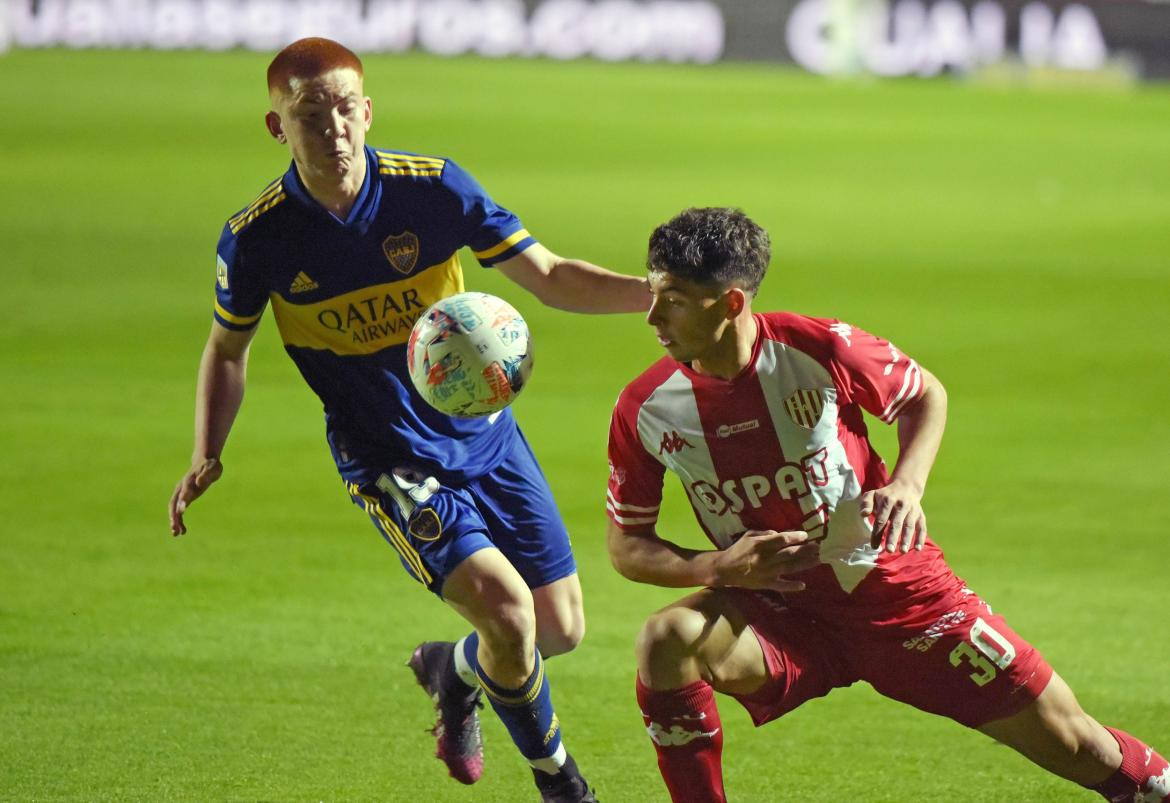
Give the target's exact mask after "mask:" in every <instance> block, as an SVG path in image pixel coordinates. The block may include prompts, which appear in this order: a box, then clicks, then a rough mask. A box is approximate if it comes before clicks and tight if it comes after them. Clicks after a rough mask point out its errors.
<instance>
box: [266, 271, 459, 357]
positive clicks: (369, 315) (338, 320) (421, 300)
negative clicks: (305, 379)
mask: <svg viewBox="0 0 1170 803" xmlns="http://www.w3.org/2000/svg"><path fill="white" fill-rule="evenodd" d="M386 272H387V273H388V274H392V273H393V269H392V268H391V267H390V266H389V265H387V266H386ZM461 292H463V268H462V267H461V266H460V264H459V255H458V254H452V255H451V256H450V257H449V258H448V259H447V260H446V261H444V262H440V263H439V264H437V265H431V266H430V267H428V268H424V269H423V270H421V271H419V272H418V273H416V274H414V275H413V276H408V277H405V278H402V279H399V280H398V281H395V282H386V283H385V284H376V285H371V286H370V287H363V288H361V289H359V290H353V291H351V292H349V293H344V294H342V295H339V296H334V297H333V298H329V299H326V300H324V301H318V302H315V303H312V304H294V303H293V302H291V301H289V300H287V299H285V298H284V297H283V296H281V295H279V294H277V293H272V294H271V296H270V298H271V300H272V312H273V314H274V315H275V317H276V326H277V328H278V329H279V330H280V335H281V337H282V338H283V339H284V342H285V344H286V345H289V346H300V347H302V348H310V349H319V350H323V351H332V352H333V353H334V354H341V355H351V354H374V353H376V352H379V351H381V350H382V349H384V348H388V347H390V346H400V345H402V344H404V343H405V342H406V341H407V339H408V338H409V337H410V330H411V328H412V327H413V326H414V322H415V321H417V320H418V318H419V316H420V315H422V314H423V312H424V311H426V308H427V307H429V306H430V305H431V304H434V303H435V302H436V301H438V300H439V299H441V298H446V297H447V296H449V295H453V294H455V293H461Z"/></svg>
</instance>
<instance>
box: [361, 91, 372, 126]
mask: <svg viewBox="0 0 1170 803" xmlns="http://www.w3.org/2000/svg"><path fill="white" fill-rule="evenodd" d="M363 101H364V102H365V104H366V130H367V131H369V130H370V126H371V125H372V124H373V122H374V102H373V101H372V100H370V99H369V98H363Z"/></svg>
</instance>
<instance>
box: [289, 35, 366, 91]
mask: <svg viewBox="0 0 1170 803" xmlns="http://www.w3.org/2000/svg"><path fill="white" fill-rule="evenodd" d="M345 68H349V69H351V70H353V71H354V72H356V73H357V74H358V78H362V77H364V75H365V74H364V73H363V72H362V60H361V59H359V58H358V57H357V56H356V55H354V52H353V51H352V50H350V49H349V48H347V47H345V45H341V44H338V43H337V42H334V41H333V40H332V39H322V38H321V37H319V36H311V37H309V38H307V39H298V40H297V41H295V42H293V43H292V44H291V45H289V46H288V47H286V48H285V49H284V50H282V51H280V52H279V53H277V54H276V58H274V59H273V60H272V63H271V64H269V65H268V91H269V92H272V91H274V90H278V89H279V90H281V91H284V90H285V89H287V88H288V85H289V82H290V81H291V80H292V79H293V78H315V77H316V76H318V75H322V74H323V73H327V72H329V71H330V70H337V69H345Z"/></svg>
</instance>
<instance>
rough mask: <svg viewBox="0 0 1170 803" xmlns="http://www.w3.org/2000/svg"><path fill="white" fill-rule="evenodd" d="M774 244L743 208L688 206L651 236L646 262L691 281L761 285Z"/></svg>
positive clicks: (752, 289) (748, 287)
mask: <svg viewBox="0 0 1170 803" xmlns="http://www.w3.org/2000/svg"><path fill="white" fill-rule="evenodd" d="M771 258H772V244H771V241H770V240H769V239H768V232H766V231H764V230H763V229H762V228H760V226H759V225H758V224H757V223H756V222H755V221H753V220H752V219H751V218H749V217H748V216H747V215H745V214H744V213H743V210H742V209H731V208H721V207H706V208H699V209H695V208H692V209H685V210H683V211H682V212H679V213H678V214H677V215H675V216H674V217H673V218H672V219H671V220H669V221H667V222H666V223H663V224H662V225H661V226H659V227H658V228H656V229H655V230H654V233H653V234H651V235H650V250H649V253H648V255H647V257H646V267H647V268H649V269H650V270H651V271H664V272H666V273H669V274H671V275H673V276H678V277H680V278H683V279H689V280H691V281H696V282H703V283H710V284H720V285H725V286H732V285H734V286H737V287H739V288H741V289H743V290H745V291H747V292H748V293H751V294H752V295H755V293H756V291H757V290H758V289H759V288H760V282H761V281H763V279H764V272H765V271H766V270H767V269H768V261H769V260H770V259H771Z"/></svg>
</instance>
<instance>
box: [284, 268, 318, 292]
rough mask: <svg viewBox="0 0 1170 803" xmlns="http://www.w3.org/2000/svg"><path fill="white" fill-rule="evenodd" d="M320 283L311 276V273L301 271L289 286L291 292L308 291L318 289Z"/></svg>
mask: <svg viewBox="0 0 1170 803" xmlns="http://www.w3.org/2000/svg"><path fill="white" fill-rule="evenodd" d="M319 286H320V285H318V284H317V283H316V282H315V281H313V280H312V279H310V278H309V274H307V273H305V272H304V271H301V272H300V273H298V274H297V278H295V279H293V282H292V284H290V285H289V286H288V291H289V292H290V293H307V292H309V291H310V290H316V289H317V288H318V287H319Z"/></svg>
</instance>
